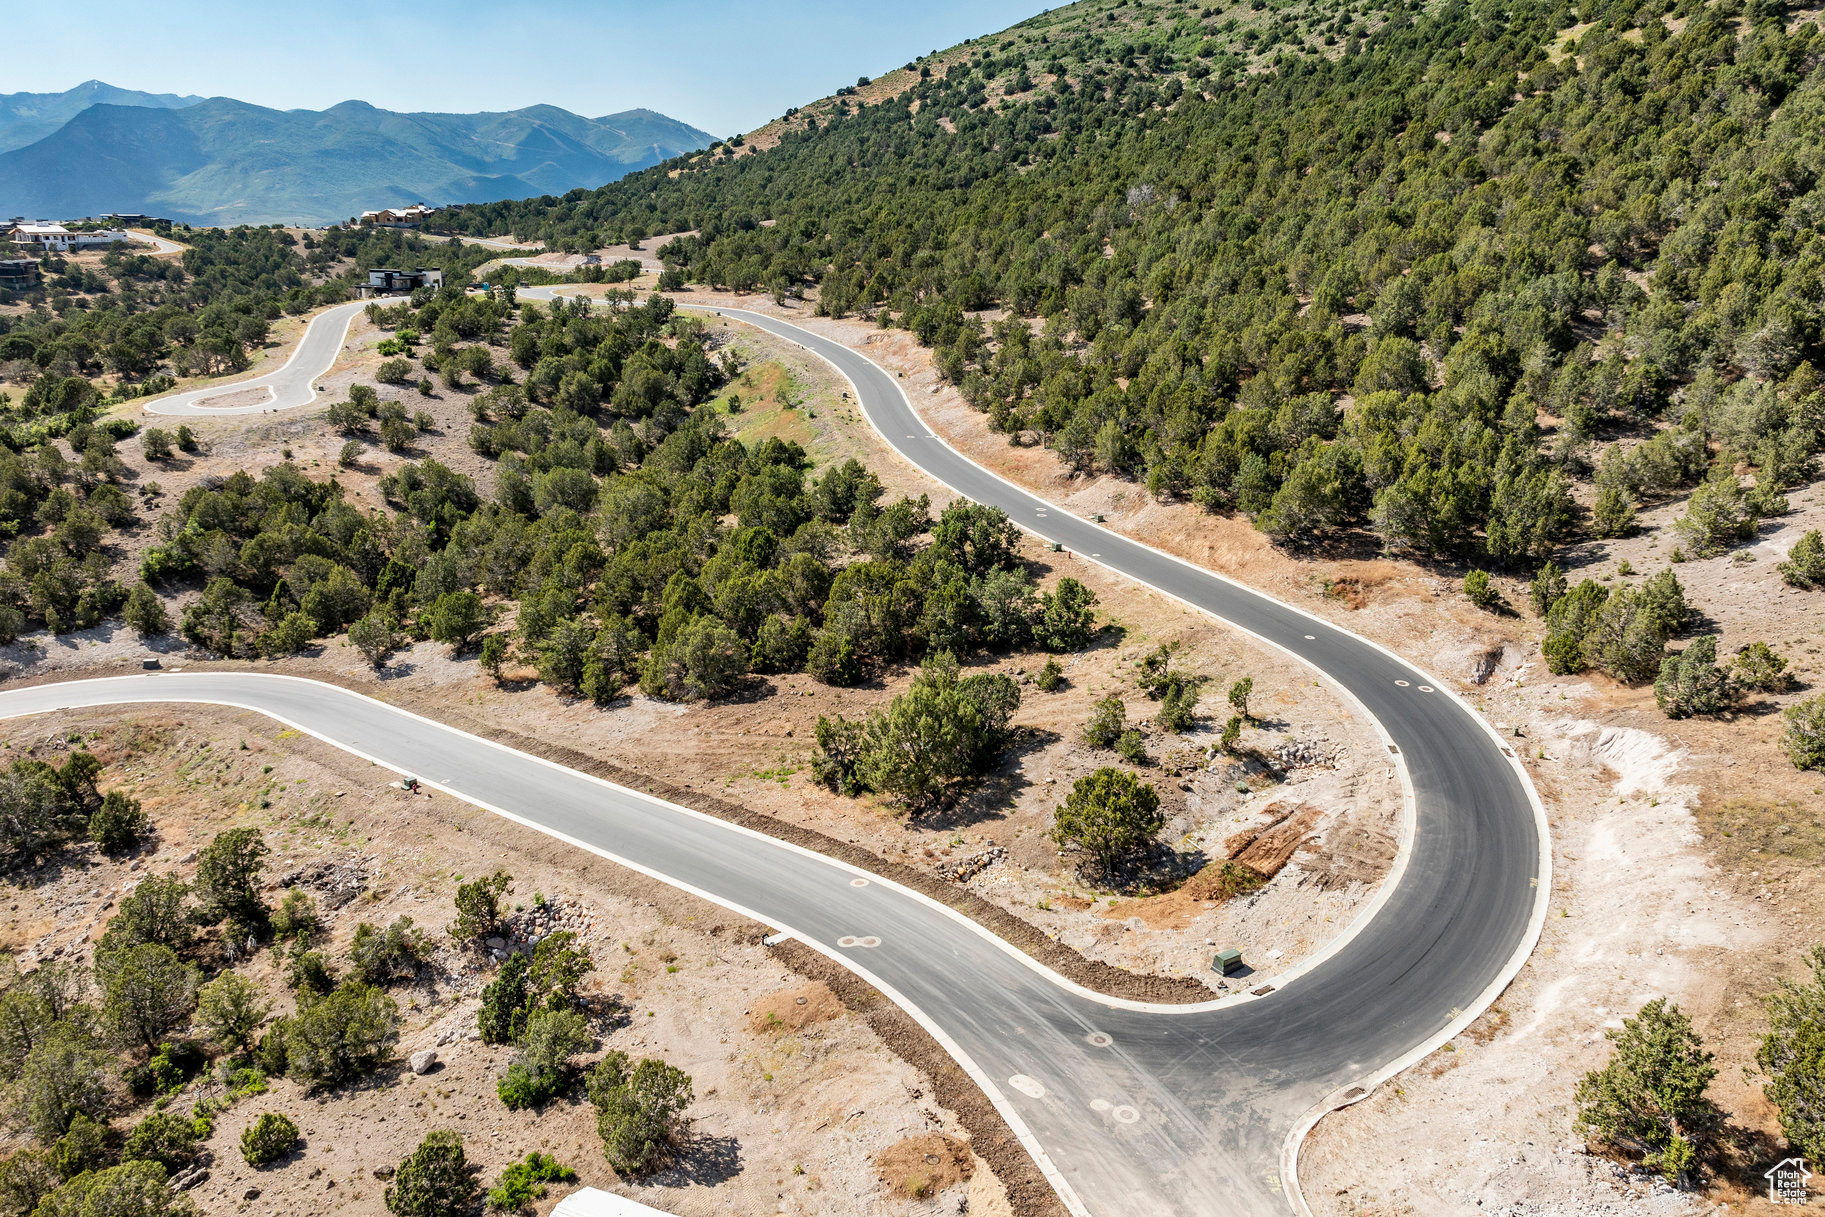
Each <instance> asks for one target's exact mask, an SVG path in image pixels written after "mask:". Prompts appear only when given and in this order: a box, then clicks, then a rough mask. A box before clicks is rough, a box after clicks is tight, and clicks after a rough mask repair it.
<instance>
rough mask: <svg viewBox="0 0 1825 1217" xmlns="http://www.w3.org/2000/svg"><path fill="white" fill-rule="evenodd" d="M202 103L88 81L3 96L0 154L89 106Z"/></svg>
mask: <svg viewBox="0 0 1825 1217" xmlns="http://www.w3.org/2000/svg"><path fill="white" fill-rule="evenodd" d="M202 100H203V99H202V98H200V97H179V96H178V95H177V94H175V93H141V92H140V91H139V90H138V89H117V88H115V87H114V86H113V85H111V84H106V83H104V82H102V81H99V80H85V81H83V82H82V83H81V84H79V85H77V86H76V87H75V88H74V89H71V90H69V91H68V92H65V93H0V152H11V151H12V150H13V149H14V148H23V147H25V146H26V145H27V144H35V143H37V142H38V141H39V140H41V139H43V138H44V137H45V136H47V135H50V134H51V133H52V132H54V131H56V130H57V128H59V127H61V126H63V124H65V123H67V122H69V121H70V120H71V119H72V118H75V117H76V116H77V115H78V114H81V113H82V112H83V111H84V110H86V109H88V108H89V107H90V106H98V105H107V106H143V107H145V108H146V109H149V110H178V109H182V108H183V107H184V106H194V105H195V104H196V103H197V102H199V101H202ZM112 210H116V211H118V210H119V208H114V209H112Z"/></svg>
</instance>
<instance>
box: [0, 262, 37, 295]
mask: <svg viewBox="0 0 1825 1217" xmlns="http://www.w3.org/2000/svg"><path fill="white" fill-rule="evenodd" d="M36 286H38V264H37V263H36V262H34V261H32V260H31V259H30V258H0V291H9V292H22V291H26V290H28V289H30V288H34V287H36Z"/></svg>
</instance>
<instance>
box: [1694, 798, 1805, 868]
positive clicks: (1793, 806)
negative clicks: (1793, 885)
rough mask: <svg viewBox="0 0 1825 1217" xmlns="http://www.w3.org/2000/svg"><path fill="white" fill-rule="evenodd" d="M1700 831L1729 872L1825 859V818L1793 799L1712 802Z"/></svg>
mask: <svg viewBox="0 0 1825 1217" xmlns="http://www.w3.org/2000/svg"><path fill="white" fill-rule="evenodd" d="M1697 819H1698V827H1699V829H1700V831H1702V832H1703V833H1704V835H1705V843H1706V845H1707V846H1709V847H1710V850H1711V853H1712V856H1713V857H1715V858H1717V860H1718V861H1719V862H1721V863H1723V864H1724V866H1725V867H1726V868H1727V869H1730V870H1737V869H1740V868H1742V867H1744V866H1748V867H1750V868H1755V867H1770V868H1783V869H1784V868H1788V867H1793V866H1798V865H1801V864H1804V863H1811V862H1817V861H1818V860H1819V859H1820V858H1825V818H1822V817H1821V815H1820V812H1819V810H1818V809H1817V808H1807V807H1804V806H1802V805H1801V804H1799V803H1796V802H1793V801H1791V800H1788V799H1779V800H1765V799H1713V798H1706V799H1705V800H1704V801H1703V802H1702V803H1700V804H1699V805H1698V808H1697Z"/></svg>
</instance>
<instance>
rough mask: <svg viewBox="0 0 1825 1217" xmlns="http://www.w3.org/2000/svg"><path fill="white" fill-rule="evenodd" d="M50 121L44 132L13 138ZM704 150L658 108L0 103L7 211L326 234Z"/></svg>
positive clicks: (158, 97)
mask: <svg viewBox="0 0 1825 1217" xmlns="http://www.w3.org/2000/svg"><path fill="white" fill-rule="evenodd" d="M59 115H65V117H63V118H62V119H61V121H59V118H58V116H59ZM47 123H49V124H55V125H54V126H53V127H52V129H51V130H50V131H49V132H48V133H47V134H44V135H42V136H41V137H40V138H37V139H35V140H33V141H32V142H30V143H24V144H21V143H19V142H18V132H20V131H22V130H23V131H25V132H26V133H28V134H29V133H30V132H31V131H32V130H33V127H34V124H35V125H37V126H38V127H42V126H44V125H45V124H47ZM710 140H711V136H710V135H709V134H707V133H706V132H703V131H699V130H698V129H697V128H695V127H692V126H689V125H687V124H685V123H681V122H679V121H677V120H676V119H672V118H667V117H666V116H665V115H663V114H658V113H655V112H653V111H651V110H628V111H624V112H623V113H620V114H609V115H605V116H604V117H601V118H584V117H582V116H580V115H576V114H572V113H571V112H570V111H568V110H562V109H559V108H558V107H556V106H529V107H527V108H525V109H523V110H510V111H507V112H505V113H494V114H400V113H395V112H393V111H390V110H381V109H377V108H375V107H374V106H371V105H368V104H367V103H366V102H360V101H345V102H343V103H342V104H340V105H337V106H332V107H330V108H329V109H327V110H322V111H317V110H269V109H266V108H265V107H263V106H254V105H249V104H247V103H246V102H241V101H235V100H233V99H232V98H227V97H212V98H208V99H197V98H184V97H175V96H171V95H166V94H149V93H130V92H129V91H127V90H124V89H114V88H113V87H112V86H110V85H105V84H102V83H100V82H99V81H90V82H89V83H88V84H85V85H81V86H78V87H77V88H76V89H72V90H71V91H70V92H69V93H64V94H42V93H37V94H30V93H15V94H11V95H0V149H6V150H5V151H0V216H10V215H24V216H32V217H46V218H68V217H73V216H84V215H98V214H101V213H103V212H110V211H127V212H146V213H149V214H152V215H160V216H168V217H170V218H171V219H174V220H182V221H185V222H188V223H191V224H221V225H231V224H265V223H273V222H287V223H302V224H327V223H333V222H335V221H338V220H345V219H347V218H349V217H350V216H353V215H356V214H358V213H360V212H362V211H365V210H368V209H370V208H377V207H394V206H402V205H405V204H409V203H414V202H425V203H431V204H434V205H436V204H445V203H483V202H494V201H497V200H500V199H510V198H522V197H525V196H529V195H539V194H562V193H564V192H565V191H567V190H571V189H574V188H576V187H579V186H582V187H596V186H600V185H603V184H604V183H606V182H611V181H614V180H615V179H617V178H620V177H623V176H625V175H626V174H628V173H631V172H634V171H635V170H639V169H645V168H647V167H648V166H651V165H654V164H657V163H658V162H660V161H662V160H665V159H667V158H668V157H672V156H676V155H679V154H680V153H684V152H690V151H694V150H696V149H699V148H702V147H705V146H707V145H708V144H709V143H710Z"/></svg>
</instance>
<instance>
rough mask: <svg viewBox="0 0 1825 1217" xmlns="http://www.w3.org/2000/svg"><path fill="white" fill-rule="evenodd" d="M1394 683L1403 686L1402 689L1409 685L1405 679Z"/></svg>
mask: <svg viewBox="0 0 1825 1217" xmlns="http://www.w3.org/2000/svg"><path fill="white" fill-rule="evenodd" d="M1394 683H1395V684H1396V685H1397V686H1398V687H1400V688H1402V689H1404V688H1406V687H1407V682H1406V681H1404V680H1397V681H1395V682H1394Z"/></svg>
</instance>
